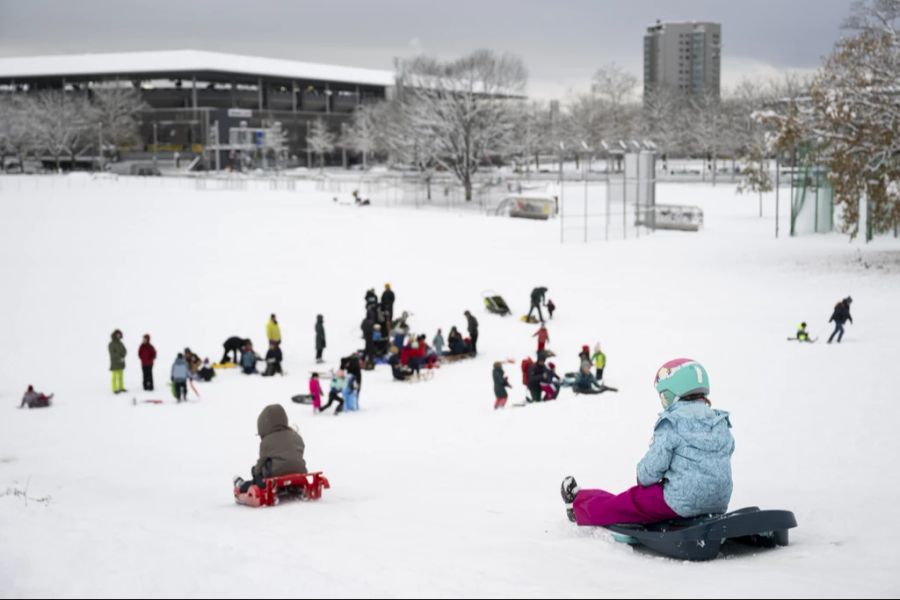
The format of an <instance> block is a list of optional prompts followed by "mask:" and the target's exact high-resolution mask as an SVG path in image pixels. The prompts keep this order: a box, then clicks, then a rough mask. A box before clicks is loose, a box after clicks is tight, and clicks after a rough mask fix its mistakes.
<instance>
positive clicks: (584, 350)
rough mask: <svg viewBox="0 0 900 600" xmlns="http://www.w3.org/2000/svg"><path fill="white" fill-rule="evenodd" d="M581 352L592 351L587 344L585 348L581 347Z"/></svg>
mask: <svg viewBox="0 0 900 600" xmlns="http://www.w3.org/2000/svg"><path fill="white" fill-rule="evenodd" d="M581 351H582V352H590V351H591V347H590V346H588V345H587V344H585V345H584V346H582V347H581Z"/></svg>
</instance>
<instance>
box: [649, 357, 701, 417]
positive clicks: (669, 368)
mask: <svg viewBox="0 0 900 600" xmlns="http://www.w3.org/2000/svg"><path fill="white" fill-rule="evenodd" d="M653 384H654V386H655V387H656V391H657V392H658V393H659V399H660V401H661V402H662V405H663V408H669V407H670V406H672V404H674V403H675V402H678V401H679V400H681V399H683V398H686V397H705V396H707V395H708V394H709V375H707V374H706V369H704V368H703V365H701V364H700V363H698V362H697V361H696V360H693V359H690V358H676V359H673V360H670V361H669V362H667V363H666V364H664V365H663V366H662V367H660V368H659V370H658V371H657V372H656V379H655V380H654V382H653Z"/></svg>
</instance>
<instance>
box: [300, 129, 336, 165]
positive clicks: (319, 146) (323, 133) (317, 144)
mask: <svg viewBox="0 0 900 600" xmlns="http://www.w3.org/2000/svg"><path fill="white" fill-rule="evenodd" d="M335 143H336V137H335V135H334V134H333V133H332V132H330V131H329V130H328V125H326V124H325V121H324V119H322V118H318V119H316V120H315V121H313V122H312V125H311V127H310V131H309V135H308V136H306V144H307V145H308V146H309V148H310V150H312V151H313V153H315V154H318V155H319V169H324V168H325V155H326V154H327V153H329V152H331V151H332V150H334V147H335Z"/></svg>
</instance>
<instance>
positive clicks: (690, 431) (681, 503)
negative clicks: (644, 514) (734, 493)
mask: <svg viewBox="0 0 900 600" xmlns="http://www.w3.org/2000/svg"><path fill="white" fill-rule="evenodd" d="M733 453H734V438H733V437H732V436H731V422H730V421H729V419H728V413H727V412H725V411H723V410H713V409H712V408H710V407H708V406H707V405H706V403H704V402H703V401H690V402H685V401H680V402H675V403H674V404H672V405H671V406H670V407H669V408H667V409H666V410H664V411H663V412H661V413H659V420H658V421H657V422H656V426H655V427H654V431H653V440H652V441H651V442H650V449H649V450H648V451H647V454H646V455H645V456H644V458H643V459H641V462H640V463H638V468H637V476H638V483H640V484H641V485H643V486H649V485H653V484H654V483H657V482H658V481H662V480H665V481H664V486H663V492H664V495H665V499H666V504H668V505H669V508H671V509H672V510H673V511H675V512H676V513H678V514H679V515H681V516H682V517H693V516H697V515H704V514H709V513H723V512H725V511H726V510H727V508H728V501H729V500H731V489H732V482H731V455H732V454H733Z"/></svg>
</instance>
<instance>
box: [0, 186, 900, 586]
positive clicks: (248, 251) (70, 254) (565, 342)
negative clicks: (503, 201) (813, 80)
mask: <svg viewBox="0 0 900 600" xmlns="http://www.w3.org/2000/svg"><path fill="white" fill-rule="evenodd" d="M59 181H65V180H64V179H61V180H59ZM74 181H76V182H77V185H66V184H59V185H49V184H42V185H38V186H36V187H35V186H32V185H30V184H26V185H24V186H23V185H21V184H18V183H17V182H16V181H15V178H0V282H2V286H3V294H0V324H2V327H0V332H2V342H3V347H4V349H3V352H2V360H0V414H2V415H3V416H2V417H0V596H3V597H23V596H25V597H37V596H45V595H46V596H54V597H58V596H85V595H86V596H102V597H122V596H124V597H135V596H167V597H180V596H181V595H184V596H187V597H192V596H246V595H253V596H254V597H256V596H260V595H262V596H285V597H295V596H305V597H316V596H328V597H346V596H382V597H386V596H396V597H419V596H424V597H427V596H442V597H446V596H466V597H477V596H482V595H483V596H491V597H493V596H521V597H546V596H552V597H561V596H593V597H596V596H659V595H665V596H679V597H720V596H728V597H757V596H764V597H778V596H782V595H788V596H830V597H842V596H844V597H845V596H857V597H860V596H861V597H867V596H874V597H891V596H894V597H896V596H897V595H898V594H900V571H898V567H900V549H898V548H900V546H898V544H897V543H896V539H895V537H896V534H897V531H898V529H900V518H898V511H897V507H898V505H900V483H898V479H897V476H896V460H897V456H898V455H900V440H898V437H897V427H898V425H897V423H898V421H900V403H898V401H897V383H896V382H897V377H896V373H895V372H894V371H893V369H895V368H897V362H898V359H900V311H898V306H900V243H898V242H897V241H896V240H890V239H888V240H880V241H878V242H877V243H875V244H871V245H870V246H869V247H862V246H860V245H858V244H848V242H847V239H846V237H844V236H841V235H837V234H836V235H829V236H819V237H805V238H798V239H788V238H782V239H780V240H777V241H776V240H775V239H773V237H772V231H773V222H772V218H771V213H772V208H771V199H767V207H766V209H767V214H768V215H770V216H769V217H767V218H765V219H758V218H757V217H756V211H757V199H756V197H755V196H749V197H742V196H735V195H734V188H733V186H727V185H723V186H718V187H716V188H711V187H709V186H701V185H677V184H668V185H662V186H660V188H659V191H658V201H659V202H665V203H684V204H698V205H700V206H702V207H703V208H704V210H705V212H706V229H705V230H704V231H703V232H701V233H699V234H689V233H674V232H672V233H657V234H654V235H652V236H648V237H642V238H641V239H639V240H628V241H624V242H623V241H615V242H610V243H602V242H600V243H593V244H578V243H572V244H566V245H561V244H560V243H559V228H558V224H557V223H556V222H555V221H551V222H549V223H541V222H528V221H521V220H514V219H502V218H498V217H485V216H480V215H476V214H455V213H450V212H444V211H415V210H407V209H400V208H394V209H391V208H379V207H367V208H363V209H360V208H356V207H350V206H341V205H336V204H334V203H333V202H332V201H331V195H330V194H316V193H314V192H312V191H298V192H293V193H288V192H227V191H215V192H212V191H206V192H204V191H195V190H191V189H190V188H187V187H182V188H176V187H172V188H166V187H165V186H162V187H147V186H143V185H141V184H133V183H126V182H125V181H124V180H120V181H119V182H118V183H117V184H110V183H108V182H107V183H105V184H103V185H100V182H90V181H88V182H87V183H86V182H84V181H83V180H77V179H76V180H74ZM575 201H577V202H580V201H581V199H580V198H578V197H577V196H576V197H575ZM783 224H786V220H785V221H783ZM782 230H783V231H785V230H786V226H784V225H783V229H782ZM385 282H390V283H391V284H392V286H393V287H394V289H395V290H396V292H397V307H398V309H401V310H402V309H406V310H409V311H411V312H413V313H414V317H413V318H412V321H411V322H412V324H413V327H414V329H417V330H419V331H421V332H424V333H427V334H428V336H429V338H430V337H431V336H432V335H433V334H434V331H435V329H436V328H437V327H442V328H444V332H445V334H446V332H447V330H448V329H449V327H450V326H451V325H454V324H455V325H458V326H460V327H463V326H464V324H465V319H464V317H463V315H462V312H463V311H464V310H465V309H471V310H473V312H474V314H475V315H476V316H477V317H478V318H479V320H480V322H481V336H480V340H479V349H480V350H481V353H480V355H479V357H478V358H477V359H476V360H473V361H467V362H463V363H458V364H452V365H447V366H445V367H444V368H442V369H440V371H439V372H438V373H437V375H436V376H435V378H434V379H433V380H431V381H427V382H421V383H416V384H410V385H407V384H399V383H393V382H392V381H391V378H390V372H389V371H388V370H387V369H386V367H380V368H378V369H377V370H376V371H374V372H366V373H364V379H363V386H362V393H361V396H360V406H361V409H362V410H361V411H360V412H359V413H355V414H349V415H341V416H338V417H334V416H332V415H331V414H327V415H315V416H314V415H312V414H311V409H310V408H309V407H306V406H300V405H296V404H293V403H291V402H290V396H291V395H292V394H295V393H300V392H305V391H306V385H307V377H308V373H309V371H310V370H311V369H312V368H314V361H313V358H314V352H313V324H314V319H315V315H316V313H319V312H321V313H323V314H324V315H325V323H326V329H327V333H328V348H327V350H326V358H327V359H328V361H329V366H333V365H334V364H335V363H336V361H337V360H338V358H339V357H340V356H341V355H344V354H347V353H348V352H349V351H351V350H352V349H354V348H356V347H358V346H359V345H360V340H359V323H360V320H361V319H362V317H363V316H364V311H363V307H364V301H363V295H364V292H365V290H366V289H367V288H369V287H375V288H376V289H377V290H379V291H380V290H381V288H382V286H383V284H384V283H385ZM535 285H545V286H547V287H548V288H549V290H550V292H549V297H550V298H552V299H553V300H554V302H555V303H556V304H557V306H558V312H557V316H556V318H555V319H554V321H553V322H552V324H551V325H550V336H551V344H550V347H551V348H553V349H554V350H555V351H556V353H557V354H558V357H557V359H556V361H557V363H558V364H559V368H560V370H561V371H567V370H573V369H574V368H575V366H576V364H577V361H576V355H577V353H578V350H579V348H580V347H581V345H582V344H590V345H591V346H593V344H594V343H595V342H596V341H600V342H601V343H602V344H603V346H604V349H605V350H606V352H607V355H608V358H609V365H608V368H607V377H606V379H607V382H608V383H609V384H610V385H616V386H618V387H619V388H620V389H621V390H622V391H621V393H619V394H617V395H616V394H605V395H602V396H599V397H577V398H576V397H573V396H572V395H571V393H570V392H563V394H562V399H561V400H560V401H558V402H552V403H546V404H542V405H536V406H528V407H527V408H512V409H509V408H508V409H507V410H505V411H500V412H494V411H493V410H492V405H493V394H492V386H491V363H492V362H493V361H494V360H498V359H506V358H512V359H515V360H516V361H517V362H518V361H519V360H521V359H522V358H523V357H524V356H525V355H526V354H528V353H530V352H532V351H533V347H534V342H533V339H532V338H531V334H532V333H533V332H534V328H533V327H532V326H528V325H525V324H523V323H521V322H520V321H519V320H518V319H515V318H506V319H503V318H500V317H496V316H493V315H489V314H487V313H486V312H485V311H484V310H483V308H482V306H481V292H482V291H483V290H486V289H493V290H496V291H497V292H499V293H501V294H503V295H504V296H505V297H506V299H507V301H508V302H509V303H510V304H511V305H512V306H513V309H514V311H515V312H516V313H517V315H518V314H522V313H523V312H524V310H525V309H526V308H527V299H528V293H529V291H530V289H531V288H532V287H533V286H535ZM848 294H852V296H853V298H854V303H853V316H854V319H855V324H853V325H850V326H848V333H847V335H846V337H845V341H844V343H843V344H841V345H827V344H825V343H824V338H827V336H828V333H830V330H829V328H828V325H827V323H826V321H827V319H828V317H829V316H830V314H831V309H832V307H833V305H834V303H835V302H836V301H837V300H838V299H840V298H842V297H844V296H846V295H848ZM272 312H274V313H276V314H277V315H278V317H279V321H280V322H281V326H282V332H283V336H284V344H283V347H284V351H285V360H286V363H285V369H286V371H287V375H286V376H285V377H283V378H277V379H263V378H259V377H245V376H242V375H240V374H238V373H234V372H220V374H219V377H217V378H216V380H215V381H214V382H212V383H210V384H203V385H202V386H201V387H199V390H200V393H201V394H202V398H201V399H199V400H194V401H192V402H190V403H189V404H187V405H176V404H174V403H171V402H169V403H167V404H164V405H152V404H139V405H138V406H133V405H132V397H135V398H137V399H138V400H140V399H149V398H164V399H166V400H167V401H170V400H171V397H170V396H169V395H168V394H167V393H166V392H164V391H161V392H157V393H153V394H151V393H145V392H142V391H140V390H141V382H140V368H139V364H138V361H137V357H136V353H137V347H138V345H139V343H140V338H141V335H142V334H144V333H145V332H148V333H150V334H152V336H153V341H154V343H155V345H156V347H157V350H158V351H159V354H160V359H159V361H158V363H157V366H156V369H155V375H156V379H157V383H158V389H159V388H161V387H162V385H159V384H161V383H162V382H163V381H164V380H166V379H167V373H168V370H169V366H170V365H171V361H172V359H173V358H174V356H175V354H176V352H178V351H179V350H180V349H182V348H184V347H185V346H190V347H191V348H193V349H194V350H196V351H198V352H199V353H200V354H201V355H202V356H209V357H210V358H211V359H212V360H214V361H215V360H217V359H218V358H219V357H220V355H221V344H222V342H223V341H224V340H225V338H227V337H229V336H231V335H243V336H248V337H251V338H252V339H253V340H254V341H255V342H256V345H257V347H260V346H262V345H263V342H264V340H265V337H264V331H265V329H264V326H265V322H266V320H267V318H268V316H269V314H270V313H272ZM802 320H806V321H808V322H809V324H810V329H811V331H812V332H813V335H817V336H819V343H817V344H811V345H797V344H795V343H788V342H786V341H785V338H786V337H787V336H790V335H792V334H793V332H794V327H795V326H796V325H797V323H799V322H800V321H802ZM115 328H120V329H122V330H123V331H124V333H125V339H124V341H125V344H126V346H127V348H128V351H129V356H128V368H127V369H126V372H125V383H126V387H128V388H129V390H130V392H129V393H128V394H124V395H121V396H114V395H113V394H112V393H111V392H110V376H109V371H108V370H107V368H108V357H107V351H106V345H107V343H108V341H109V335H110V332H111V331H112V330H113V329H115ZM677 356H689V357H693V358H696V359H698V360H700V361H701V362H703V363H704V364H705V365H706V367H707V368H708V370H709V373H710V377H711V379H712V396H711V397H712V400H713V403H714V405H715V406H717V407H720V408H724V409H726V410H730V411H731V412H732V417H733V419H732V420H733V424H734V435H735V438H736V441H737V451H736V454H735V456H734V476H735V492H734V496H733V499H732V507H733V508H737V507H740V506H747V505H759V506H762V507H768V508H785V509H790V510H793V511H794V512H795V513H796V516H797V520H798V522H799V527H798V528H797V529H795V530H793V531H792V540H791V545H790V546H789V547H787V548H781V549H776V550H773V551H767V552H761V553H758V554H753V553H751V554H741V555H739V556H730V557H726V558H722V559H720V560H717V561H714V562H711V563H704V564H691V563H683V562H678V561H673V560H669V559H663V558H659V557H657V556H654V555H650V554H647V553H645V552H640V551H635V550H633V549H632V548H631V547H629V546H625V545H621V544H617V543H614V542H612V541H611V539H610V538H609V536H608V535H607V534H606V533H604V532H603V531H602V530H591V529H578V528H576V527H574V526H573V525H571V524H570V523H569V522H568V521H567V520H566V518H565V515H564V512H563V507H562V503H561V501H560V498H559V491H558V487H559V481H560V479H561V478H562V477H563V476H564V475H567V474H570V473H571V474H574V475H576V476H577V477H578V479H579V482H580V483H581V485H582V486H583V487H592V486H598V487H605V488H607V489H612V490H617V491H618V490H621V489H624V488H625V487H627V486H629V485H631V484H632V482H633V480H634V469H635V465H636V463H637V461H638V460H639V459H640V457H641V456H642V454H643V451H644V450H645V448H646V445H647V442H648V439H649V437H650V435H651V429H652V426H653V423H654V419H655V415H656V413H657V412H658V410H659V402H658V400H657V398H656V394H655V392H654V391H653V389H652V386H651V383H652V378H653V375H654V373H655V371H656V369H657V368H658V366H659V365H660V364H661V363H662V362H664V361H665V360H667V359H670V358H673V357H677ZM506 370H507V373H508V375H509V378H510V380H511V381H512V382H513V383H514V384H515V388H514V390H513V392H512V394H511V398H510V400H511V401H520V400H521V399H522V398H523V397H524V395H525V390H524V388H523V387H522V385H521V378H520V375H519V371H518V366H517V365H507V366H506ZM28 384H34V385H35V386H36V387H37V388H38V389H40V390H43V391H45V392H48V393H49V392H55V394H56V398H55V404H54V406H53V407H52V408H51V409H49V410H30V411H29V410H22V411H18V410H16V409H15V407H16V406H17V405H18V403H19V400H20V398H21V394H22V393H23V391H24V390H25V387H26V386H27V385H28ZM198 385H199V384H198ZM273 402H280V403H282V404H283V405H284V406H285V407H286V408H287V410H288V413H289V415H290V417H291V419H292V421H293V422H295V423H296V424H297V425H298V427H299V430H300V432H301V433H302V435H303V437H304V439H305V441H306V446H307V453H306V459H307V463H308V464H309V466H310V468H313V469H321V470H323V471H325V472H326V474H327V476H328V477H329V479H330V480H331V484H332V489H331V490H329V491H327V492H326V493H325V496H324V497H323V499H322V500H321V501H320V502H318V503H286V504H283V505H280V506H277V507H273V508H266V509H251V508H246V507H240V506H236V505H235V504H234V502H233V499H232V495H231V483H230V481H231V477H232V476H233V475H234V474H238V473H240V474H244V475H245V476H246V473H247V471H248V469H249V467H250V465H251V464H252V463H253V462H254V461H255V459H256V454H257V443H258V440H257V438H256V436H255V433H256V416H257V414H258V413H259V411H260V409H261V408H262V407H263V406H265V405H266V404H269V403H273ZM4 492H5V493H4ZM17 492H25V493H26V495H27V497H23V496H22V495H21V494H20V493H17ZM40 499H45V501H39V500H40Z"/></svg>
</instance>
